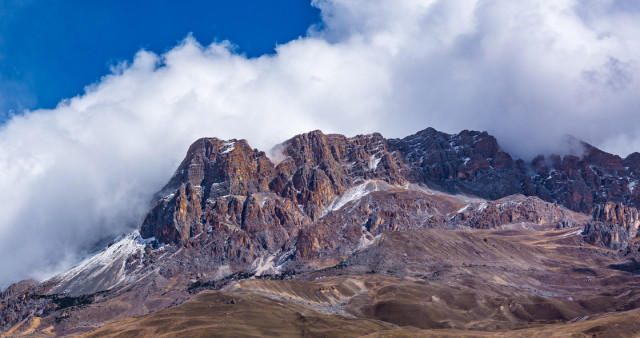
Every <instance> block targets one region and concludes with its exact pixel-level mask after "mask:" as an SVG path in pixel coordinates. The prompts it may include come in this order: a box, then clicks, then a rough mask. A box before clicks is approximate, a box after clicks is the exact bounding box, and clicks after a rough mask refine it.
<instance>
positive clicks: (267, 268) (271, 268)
mask: <svg viewBox="0 0 640 338" xmlns="http://www.w3.org/2000/svg"><path fill="white" fill-rule="evenodd" d="M275 258H276V254H273V255H264V256H262V257H258V258H256V260H254V261H253V263H251V267H250V269H251V272H253V273H254V274H255V275H256V276H262V275H263V274H264V273H265V272H269V273H271V274H276V273H278V272H279V270H280V269H279V267H276V266H275V264H274V262H273V260H274V259H275Z"/></svg>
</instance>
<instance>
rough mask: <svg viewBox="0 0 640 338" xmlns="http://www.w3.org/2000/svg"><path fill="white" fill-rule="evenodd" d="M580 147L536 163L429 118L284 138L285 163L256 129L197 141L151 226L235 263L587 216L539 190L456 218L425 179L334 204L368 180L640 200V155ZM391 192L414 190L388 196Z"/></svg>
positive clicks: (589, 205) (159, 234)
mask: <svg viewBox="0 0 640 338" xmlns="http://www.w3.org/2000/svg"><path fill="white" fill-rule="evenodd" d="M581 147H583V148H584V154H583V156H581V157H579V156H575V155H567V156H564V157H560V156H550V157H549V158H545V157H543V156H539V157H537V158H536V159H534V160H533V161H532V162H531V163H530V164H526V163H525V162H524V161H522V160H515V161H514V160H513V158H512V157H511V156H510V155H509V154H508V153H506V152H504V151H503V150H501V148H500V147H499V145H498V142H497V140H496V139H495V138H494V137H493V136H491V135H489V134H488V133H486V132H477V131H467V130H465V131H462V132H460V133H459V134H457V135H450V134H446V133H442V132H438V131H436V130H434V129H432V128H427V129H425V130H423V131H420V132H418V133H416V134H414V135H411V136H408V137H406V138H403V139H389V140H387V139H385V138H384V137H382V136H381V135H380V134H377V133H376V134H371V135H359V136H355V137H351V138H349V137H345V136H342V135H333V134H330V135H326V134H323V133H322V132H320V131H313V132H309V133H306V134H301V135H298V136H295V137H293V138H291V139H290V140H288V141H285V142H284V143H282V144H281V145H279V146H277V147H276V150H277V154H276V156H275V157H276V158H278V159H279V161H278V162H277V163H274V162H272V161H271V160H270V159H269V158H268V157H267V156H266V154H265V153H264V152H261V151H258V150H256V149H252V148H251V147H250V146H249V145H248V143H247V142H246V141H245V140H230V141H223V140H219V139H216V138H206V139H201V140H198V141H197V142H195V143H194V144H193V145H192V146H191V147H190V149H189V151H188V152H187V156H186V158H185V160H184V161H183V162H182V164H181V165H180V166H179V168H178V170H177V171H176V173H175V175H174V176H173V177H172V178H171V180H170V181H169V183H168V184H167V185H166V186H165V187H164V188H163V189H162V190H161V193H159V194H158V195H157V196H158V197H157V199H158V202H157V204H156V206H155V207H154V208H153V209H152V210H151V211H150V212H149V214H148V215H147V217H146V219H145V221H144V223H143V225H142V228H141V234H142V236H143V237H145V238H149V237H155V238H156V239H157V240H158V241H160V242H162V243H179V244H181V245H185V246H194V245H196V246H197V245H211V246H212V248H213V249H212V250H213V253H215V257H216V259H218V260H220V262H221V263H222V262H224V263H225V264H226V263H229V262H232V261H238V262H245V263H246V262H250V261H253V260H255V259H256V258H258V257H263V256H264V255H268V254H273V253H274V252H282V253H284V252H289V251H292V250H294V251H296V252H297V255H296V257H297V258H299V259H305V258H309V259H310V258H311V257H317V256H318V255H319V254H320V253H321V252H325V253H327V252H332V250H334V249H335V248H337V247H343V244H344V243H349V245H348V246H345V247H343V251H344V250H347V251H348V250H351V249H352V248H353V247H356V246H358V245H360V243H361V242H362V241H366V240H367V239H370V238H371V237H374V236H376V234H377V231H378V229H385V230H394V229H409V228H415V227H416V226H418V225H419V226H422V227H440V228H456V227H472V228H495V227H500V226H502V225H504V224H512V223H527V224H533V225H537V226H539V227H541V228H549V227H554V226H558V227H566V226H571V225H574V224H581V223H580V221H577V220H575V217H574V216H571V215H568V214H567V213H566V212H565V211H561V210H559V209H558V207H557V206H555V207H554V206H553V205H552V204H549V203H546V204H545V203H541V202H542V201H540V202H537V201H536V202H533V201H534V200H531V199H525V200H523V201H520V202H518V203H517V204H514V203H511V204H509V203H488V204H486V206H485V207H481V205H483V204H478V205H472V206H470V207H469V208H467V209H465V211H463V212H461V213H459V214H456V215H454V216H453V218H449V216H444V215H443V213H442V212H440V211H437V212H436V211H434V210H429V208H428V206H427V205H426V204H425V202H421V201H419V200H420V198H422V197H421V195H420V193H418V192H416V191H415V189H414V190H413V192H410V193H407V192H406V191H405V192H401V193H399V195H398V194H396V195H393V194H386V193H381V192H378V193H375V194H371V195H370V196H368V197H367V198H369V199H371V198H373V197H377V196H384V197H383V198H378V199H371V200H370V201H369V203H374V204H375V203H378V206H377V207H375V208H374V207H372V206H371V204H369V205H368V206H367V208H368V209H366V210H365V209H362V210H360V211H359V212H357V213H354V211H353V210H352V209H349V210H351V211H349V212H347V213H346V214H345V213H341V214H340V215H337V214H336V215H333V214H331V213H332V212H334V211H336V208H335V204H336V203H337V202H338V201H339V200H340V199H342V197H343V196H344V195H345V194H348V192H349V191H350V190H351V189H354V188H355V187H358V186H362V185H363V184H367V182H380V184H387V185H389V187H392V188H393V187H403V186H408V184H409V183H412V184H426V185H428V186H430V187H433V188H436V189H440V190H442V191H444V192H447V193H467V194H473V195H476V196H479V197H483V198H486V199H489V200H496V199H500V198H504V197H506V196H510V195H514V194H523V195H527V196H537V197H539V198H540V199H542V200H544V201H546V202H556V203H558V204H560V205H563V206H566V207H568V208H569V209H572V210H574V211H580V212H587V213H591V212H592V209H593V207H594V205H596V204H597V203H600V202H602V201H616V202H625V203H627V204H628V205H632V206H633V205H635V203H636V202H635V201H637V199H638V194H637V193H636V192H635V182H636V178H635V177H636V172H638V170H640V155H639V154H635V155H634V154H632V155H630V156H629V157H627V159H624V160H622V159H621V158H620V157H617V156H615V155H611V154H608V153H605V152H603V151H601V150H599V149H597V148H595V147H592V146H590V145H588V144H585V143H581ZM389 189H391V188H389ZM389 189H386V188H385V190H389ZM391 196H396V197H397V196H401V197H402V198H406V197H407V196H411V197H410V198H408V201H407V202H406V203H400V201H399V200H395V201H393V202H390V203H382V204H384V206H383V207H380V205H382V204H380V201H381V200H382V199H385V198H392V197H391ZM402 198H401V199H402ZM392 199H393V198H392ZM345 203H346V202H345ZM343 204H344V203H343ZM392 205H393V207H391V206H392ZM376 208H378V209H376ZM479 209H482V210H480V212H478V210H479ZM416 210H420V212H417V211H416ZM474 210H475V211H474ZM448 212H451V210H449V211H448ZM349 213H351V214H349ZM347 214H349V216H347ZM336 224H342V225H341V226H342V227H341V228H340V229H338V228H336V226H337V225H336ZM345 224H346V225H345ZM636 228H637V227H636ZM371 229H374V231H371ZM380 231H381V230H380ZM363 236H364V237H363ZM362 238H364V239H362ZM347 248H348V249H347ZM343 253H344V252H343Z"/></svg>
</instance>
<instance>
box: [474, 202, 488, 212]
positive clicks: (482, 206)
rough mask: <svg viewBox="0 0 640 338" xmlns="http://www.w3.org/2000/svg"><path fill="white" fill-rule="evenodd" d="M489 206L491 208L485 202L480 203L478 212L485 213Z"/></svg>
mask: <svg viewBox="0 0 640 338" xmlns="http://www.w3.org/2000/svg"><path fill="white" fill-rule="evenodd" d="M487 206H489V205H488V204H487V203H485V202H483V203H480V205H478V207H477V208H476V211H478V212H480V211H484V209H486V208H487Z"/></svg>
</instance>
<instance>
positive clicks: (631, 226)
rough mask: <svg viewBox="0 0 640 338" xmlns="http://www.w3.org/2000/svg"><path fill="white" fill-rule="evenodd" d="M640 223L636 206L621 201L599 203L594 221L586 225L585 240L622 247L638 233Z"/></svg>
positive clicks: (616, 247) (604, 245)
mask: <svg viewBox="0 0 640 338" xmlns="http://www.w3.org/2000/svg"><path fill="white" fill-rule="evenodd" d="M639 225H640V214H639V213H638V210H637V209H636V208H633V207H629V206H626V205H623V204H620V203H605V204H602V205H598V206H596V207H595V208H594V211H593V221H591V222H588V223H587V224H586V225H585V228H584V232H583V235H584V241H585V242H587V243H590V244H594V245H599V246H603V247H606V248H609V249H613V250H618V249H622V248H624V247H627V246H628V245H629V244H630V241H631V240H632V239H634V238H635V237H636V236H637V235H638V226H639ZM635 251H637V250H635Z"/></svg>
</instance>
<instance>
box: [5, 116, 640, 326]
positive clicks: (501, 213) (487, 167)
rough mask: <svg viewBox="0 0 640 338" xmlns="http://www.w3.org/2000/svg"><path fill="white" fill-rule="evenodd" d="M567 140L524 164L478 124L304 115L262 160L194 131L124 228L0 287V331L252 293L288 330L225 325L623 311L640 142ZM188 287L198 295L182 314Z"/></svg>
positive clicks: (233, 300)
mask: <svg viewBox="0 0 640 338" xmlns="http://www.w3.org/2000/svg"><path fill="white" fill-rule="evenodd" d="M580 146H581V147H582V148H583V151H582V154H581V155H580V156H577V155H566V156H558V155H551V156H548V157H544V156H538V157H536V158H535V159H534V160H533V161H531V162H528V163H527V162H525V161H523V160H514V159H513V157H512V156H511V155H510V154H508V153H507V152H505V151H504V150H502V149H501V147H500V146H499V144H498V141H497V140H496V139H495V138H494V137H493V136H491V135H489V134H488V133H486V132H477V131H467V130H465V131H462V132H460V133H459V134H457V135H450V134H446V133H442V132H439V131H436V130H434V129H432V128H428V129H425V130H423V131H420V132H418V133H416V134H414V135H411V136H408V137H405V138H403V139H385V138H384V137H383V136H382V135H380V134H377V133H376V134H371V135H358V136H355V137H345V136H342V135H335V134H324V133H322V132H321V131H312V132H309V133H306V134H301V135H298V136H295V137H293V138H291V139H290V140H288V141H286V142H284V143H282V144H280V145H278V146H277V147H276V148H275V149H277V153H276V154H275V155H274V156H272V158H277V159H278V161H273V160H272V159H270V157H268V156H267V155H266V154H265V153H264V152H262V151H259V150H257V149H253V148H251V146H250V145H249V144H248V143H247V141H245V140H235V139H234V140H226V141H225V140H220V139H217V138H203V139H200V140H197V141H196V142H195V143H193V144H192V145H191V147H190V148H189V150H188V151H187V155H186V157H185V159H184V160H183V161H182V163H181V164H180V165H179V167H178V169H177V170H176V172H175V174H174V175H173V176H172V177H171V179H170V180H169V182H168V183H167V184H166V185H165V186H164V187H163V188H162V189H160V191H159V192H158V193H157V194H156V195H155V197H154V205H153V207H152V209H151V210H150V211H149V212H148V214H147V215H146V217H145V219H144V222H143V223H142V225H141V227H140V229H139V232H134V233H132V234H129V235H128V236H125V237H123V238H121V239H119V240H117V241H114V242H113V243H112V244H111V245H110V246H109V247H107V248H105V250H104V251H102V252H100V253H98V254H97V255H95V256H93V257H90V258H88V259H87V260H86V261H84V262H82V263H81V264H80V265H79V266H77V267H75V268H73V269H71V270H69V271H66V272H64V273H62V274H60V275H58V276H56V277H53V278H52V279H50V280H47V281H44V282H35V281H23V282H20V283H16V284H14V285H12V286H11V287H9V288H8V289H7V290H5V291H4V292H2V294H0V302H1V303H0V314H1V317H0V318H1V321H0V330H4V332H6V333H7V334H9V335H11V334H32V333H38V334H41V335H46V334H54V333H55V334H74V333H81V332H87V331H90V330H93V329H97V328H98V327H100V326H102V325H103V324H105V323H109V322H114V321H115V322H116V323H115V324H114V325H113V326H108V327H109V328H107V327H105V328H103V329H101V331H98V332H97V333H96V334H99V335H102V334H107V333H109V332H111V333H114V334H115V332H119V331H118V330H125V331H123V332H129V333H131V334H133V332H134V331H130V330H133V329H128V327H131V328H132V327H134V326H136V325H133V324H131V325H133V326H130V325H129V324H126V323H133V322H132V320H133V319H127V318H129V317H131V316H135V315H142V314H148V313H151V312H155V311H159V310H163V309H167V308H169V307H175V310H172V311H173V312H170V313H172V314H173V315H176V316H178V317H180V316H182V315H184V316H186V313H190V314H189V316H191V317H193V316H195V317H198V316H206V313H208V312H206V311H214V312H216V311H218V312H219V311H223V310H221V309H223V308H224V309H225V310H224V311H226V310H227V309H228V308H229V306H231V307H233V308H237V309H242V310H241V312H242V313H243V314H245V315H246V316H248V317H246V318H249V317H251V316H256V315H258V316H266V314H265V313H262V314H258V313H254V312H251V311H257V310H256V309H254V308H253V307H251V306H250V303H251V302H254V301H255V302H258V303H260V304H261V306H264V307H265V309H269V310H265V311H270V312H275V313H280V312H282V311H284V312H282V315H283V316H284V317H286V316H288V315H289V312H287V311H290V309H293V308H295V309H296V310H295V311H294V314H293V319H291V320H290V321H289V322H288V323H287V325H293V326H291V328H290V329H291V330H293V331H291V332H289V331H286V332H285V331H282V332H280V331H277V330H276V331H269V330H271V329H269V328H268V327H270V326H269V325H271V324H269V323H261V322H256V323H247V322H243V319H242V318H244V317H241V316H240V317H239V318H240V319H238V322H234V323H235V324H233V325H240V326H239V328H238V330H240V331H233V332H236V334H239V333H238V332H242V333H246V334H248V332H250V331H251V330H257V331H255V332H259V333H260V334H285V333H287V334H291V333H292V332H293V333H294V334H299V335H304V332H314V334H319V335H322V334H331V332H333V333H332V334H336V333H337V332H346V331H340V330H341V328H342V329H343V330H347V326H346V324H345V323H343V322H342V321H343V320H345V318H347V317H350V318H352V319H353V320H354V321H355V322H356V324H353V325H354V326H353V327H351V328H349V330H355V331H353V332H352V333H353V334H367V333H372V332H376V331H384V330H409V329H407V327H412V329H410V330H413V329H416V330H417V329H424V330H428V329H443V328H457V329H470V330H483V331H493V330H498V329H500V330H503V329H514V328H524V327H527V326H530V325H533V324H536V323H537V324H540V323H542V324H552V323H559V322H565V323H568V322H570V321H576V320H582V319H579V318H587V317H589V316H593V315H597V314H601V313H605V312H607V311H609V310H611V309H613V308H616V309H626V310H634V309H636V308H637V307H638V306H636V305H635V304H640V289H634V288H632V286H633V285H635V284H637V281H635V279H634V278H633V276H632V275H631V274H629V272H627V271H629V270H632V271H634V270H635V269H636V268H635V265H634V264H635V263H633V262H635V261H634V260H632V259H634V258H635V257H636V255H637V252H638V250H637V246H638V244H637V241H636V240H635V239H636V237H637V234H638V231H637V229H638V226H639V225H640V220H639V219H640V216H638V215H639V214H638V211H637V209H635V207H636V206H638V203H640V199H639V195H638V194H639V193H638V191H637V189H636V185H637V182H638V175H640V154H638V153H634V154H632V155H629V156H628V157H627V158H625V159H622V158H620V157H618V156H615V155H611V154H608V153H606V152H603V151H601V150H599V149H597V148H595V147H593V146H591V145H589V144H586V143H584V142H582V143H580ZM619 260H625V261H626V262H631V263H623V264H622V265H619V264H620V262H619ZM616 264H618V265H616ZM625 264H626V265H625ZM585 281H589V282H585ZM591 281H594V283H591ZM392 286H393V287H392ZM505 288H506V289H505ZM630 288H631V289H630ZM605 289H606V290H605ZM208 290H209V291H208ZM210 290H217V291H210ZM625 292H630V293H627V295H629V296H628V297H624V298H620V297H619V295H621V294H623V293H625ZM196 294H197V296H194V295H196ZM254 294H255V295H260V296H259V297H258V296H256V297H257V298H255V299H254V298H251V297H253V296H251V295H254ZM598 297H600V298H598ZM602 297H604V298H602ZM605 298H606V300H601V301H596V300H595V299H605ZM252 299H254V300H252ZM185 302H186V303H185ZM203 302H204V303H207V302H209V308H210V309H213V310H206V308H205V309H204V310H202V311H204V312H202V311H200V310H198V311H196V312H193V313H192V312H189V311H192V310H193V309H194V308H199V307H200V306H201V305H202V304H204V303H203ZM211 302H213V303H211ZM220 302H222V303H224V304H223V305H214V306H213V307H212V305H211V304H218V303H220ZM238 302H240V303H243V302H244V303H243V304H249V306H248V307H242V306H240V305H239V303H238ZM183 303H184V304H183ZM222 303H220V304H222ZM180 304H182V305H180ZM256 304H257V303H256ZM287 304H288V305H287ZM178 305H179V306H178ZM232 305H233V306H232ZM235 305H238V306H235ZM286 309H288V310H286ZM165 311H169V310H165ZM180 311H183V312H180ZM184 311H186V312H184ZM224 311H223V312H224ZM239 311H240V310H239ZM243 311H244V312H243ZM247 311H248V312H247ZM163 313H165V314H166V313H169V312H163ZM180 313H182V314H180ZM216 313H217V312H216ZM224 313H225V316H227V315H228V314H229V313H228V312H224ZM285 313H286V315H285ZM296 313H297V314H296ZM638 315H640V314H638V313H636V312H633V313H630V314H625V316H638ZM148 316H153V315H148ZM296 316H297V319H296ZM284 317H283V318H284ZM142 318H152V317H142ZM246 318H245V319H244V320H246ZM301 318H303V319H301ZM304 318H314V319H313V320H310V321H307V320H306V319H304ZM625 318H626V317H625ZM140 320H147V319H140ZM149 320H151V319H149ZM216 320H218V319H216ZM118 321H122V322H118ZM133 321H134V322H135V320H133ZM214 322H215V323H217V322H216V321H215V320H214V321H213V322H211V323H214ZM329 323H333V324H329ZM334 324H335V325H334ZM211 325H213V324H211ZM216 325H217V324H216ZM243 325H244V326H243ZM336 325H337V326H336ZM566 325H569V324H566ZM205 326H206V325H205ZM601 326H602V325H601ZM207 327H208V326H207ZM234 327H235V326H234ZM285 327H287V326H286V325H285V324H283V326H282V328H283V330H284V328H285ZM567 327H569V326H567ZM242 328H244V329H247V328H250V330H249V329H247V330H249V331H246V330H245V331H242V330H244V329H242ZM166 329H167V328H166V327H164V328H160V327H159V326H153V325H151V326H150V327H149V328H148V330H151V331H139V332H138V331H136V332H138V333H139V334H152V335H153V334H157V333H159V332H164V331H163V330H166ZM174 329H175V328H171V329H169V331H168V332H174V333H175V334H187V332H190V333H193V334H195V333H196V331H197V330H200V329H202V330H204V331H202V332H209V333H210V332H213V331H207V330H209V329H210V328H209V329H207V328H203V327H201V326H198V325H195V326H192V327H191V328H190V329H193V330H196V331H171V330H174ZM105 330H106V331H105ZM109 330H111V331H109ZM127 330H129V331H127ZM153 330H159V331H153ZM265 330H266V331H265ZM287 330H289V329H287ZM296 330H297V331H296ZM305 330H307V331H305ZM331 330H338V331H331ZM410 330H409V331H410ZM179 332H181V333H179ZM198 332H200V331H198ZM220 332H223V331H220ZM224 332H227V331H224ZM229 332H231V331H229ZM229 332H227V333H228V334H231V333H229ZM251 332H254V331H251ZM572 332H573V331H572ZM109 334H110V333H109Z"/></svg>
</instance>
